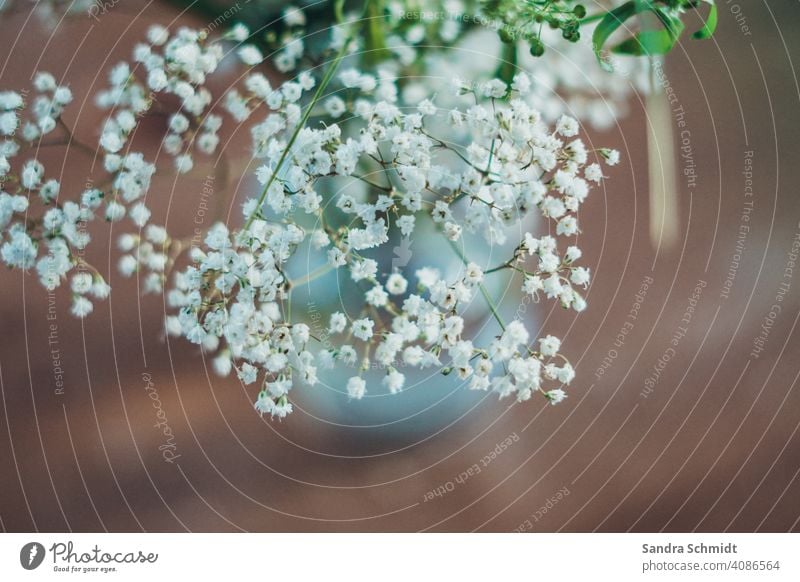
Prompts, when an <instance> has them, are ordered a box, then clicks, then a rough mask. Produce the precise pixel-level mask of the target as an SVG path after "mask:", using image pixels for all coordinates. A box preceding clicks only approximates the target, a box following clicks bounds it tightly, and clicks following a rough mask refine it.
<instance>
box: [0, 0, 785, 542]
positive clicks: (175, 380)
mask: <svg viewBox="0 0 800 582" xmlns="http://www.w3.org/2000/svg"><path fill="white" fill-rule="evenodd" d="M36 4H37V3H33V2H28V1H16V2H11V1H6V2H5V4H4V5H3V10H2V11H0V47H2V50H1V51H0V55H2V69H0V87H2V88H9V89H15V90H21V89H24V88H26V87H28V86H30V79H31V77H32V75H33V73H34V72H35V71H36V70H47V71H51V72H53V73H54V74H56V76H57V77H58V78H63V79H65V80H66V81H67V82H68V84H69V85H70V87H71V89H72V91H73V93H74V95H75V100H74V101H73V104H72V106H71V107H70V108H68V110H67V113H66V114H65V117H64V119H65V121H66V122H67V124H68V125H69V126H70V127H73V128H74V129H73V133H74V134H75V136H76V137H77V138H79V139H81V140H82V141H85V142H89V143H92V142H94V141H96V139H97V135H98V131H99V127H98V125H99V123H100V121H101V119H102V117H101V114H100V113H99V112H98V111H97V110H96V109H95V108H94V105H93V102H92V94H93V93H94V92H96V90H97V88H98V87H99V86H102V85H103V83H104V82H105V71H106V70H108V68H109V67H110V66H112V65H113V64H115V63H116V62H117V61H118V60H121V59H126V58H129V56H130V51H131V49H132V47H133V45H134V44H135V43H136V42H138V41H140V40H141V39H142V38H144V35H145V32H146V30H147V28H148V26H149V25H151V24H153V23H161V24H165V25H167V24H169V25H170V26H172V27H174V26H177V25H181V24H184V25H189V26H193V27H197V28H205V27H208V26H209V23H210V22H213V21H214V19H215V18H216V17H217V16H218V15H219V14H221V13H224V11H225V10H232V9H234V8H235V10H236V11H237V14H239V15H241V19H242V20H248V21H251V22H256V23H257V22H258V21H259V19H269V18H272V17H274V15H275V14H276V9H275V6H276V5H277V3H275V4H270V3H269V2H256V1H255V0H253V1H252V2H246V1H242V2H241V3H225V2H217V3H211V4H203V5H202V6H197V5H192V4H191V3H181V2H176V1H171V2H167V1H153V0H147V1H145V0H118V1H116V2H106V3H102V4H95V5H94V6H95V16H96V17H89V16H87V13H86V10H87V6H91V5H90V4H84V5H82V6H80V8H81V9H80V10H77V9H73V10H72V11H66V12H65V8H67V7H69V6H71V5H72V3H67V2H65V3H59V2H53V3H50V4H52V5H53V6H49V7H45V8H46V9H45V8H42V6H39V7H38V8H37V6H36ZM39 4H42V3H39ZM101 8H102V11H101V10H100V9H101ZM719 10H720V24H719V28H718V31H717V34H716V35H715V36H714V38H713V39H712V40H710V41H706V42H702V43H700V42H696V41H691V40H684V41H683V42H682V43H681V44H680V45H679V46H678V47H677V48H676V49H675V50H674V51H673V52H672V53H671V54H670V55H669V56H668V57H667V58H666V61H665V64H664V66H663V79H662V83H661V84H662V86H664V87H666V86H667V85H668V86H669V87H670V90H671V95H672V98H673V101H672V102H671V103H670V109H671V111H670V110H669V109H668V110H667V112H666V117H665V119H666V123H667V124H668V125H669V124H672V134H673V135H672V137H671V138H669V139H671V141H672V143H668V142H665V139H664V135H665V133H664V132H663V128H662V130H659V131H656V132H655V134H654V135H655V139H652V138H651V144H650V151H651V152H652V151H653V147H654V145H655V146H656V147H657V148H658V151H659V152H661V156H662V158H663V159H668V158H670V156H672V157H673V158H674V166H672V167H671V168H670V167H669V165H667V166H666V167H667V168H669V176H667V177H666V179H665V180H666V181H667V182H669V181H670V180H672V181H673V182H674V185H675V194H676V195H675V197H674V200H675V209H674V213H673V214H674V219H675V221H676V222H675V224H674V225H672V226H670V228H671V229H672V231H674V236H672V238H669V237H659V236H654V235H653V232H655V233H656V234H658V233H661V232H664V231H665V229H660V228H653V227H654V225H653V224H651V223H652V221H653V220H654V217H657V216H662V214H659V213H658V212H654V211H653V209H652V208H651V206H653V205H654V202H653V196H652V190H653V188H652V187H651V185H650V184H651V182H652V175H653V173H652V172H653V171H654V169H653V168H652V167H651V168H648V127H649V126H650V123H651V122H653V119H654V117H653V112H652V108H651V110H650V116H648V111H647V109H646V106H645V103H646V100H645V98H644V97H643V96H640V95H638V94H634V95H632V96H631V97H630V99H629V100H628V102H627V107H628V109H629V112H628V115H626V116H624V117H620V119H619V122H618V123H617V124H616V125H613V126H611V127H608V128H606V129H603V130H602V131H600V130H595V129H591V128H589V129H588V131H589V139H590V140H591V142H592V144H593V145H594V144H602V145H604V146H609V147H616V148H618V149H619V150H620V151H621V153H622V162H621V163H620V165H618V166H616V167H615V168H612V169H610V170H609V171H608V172H607V175H608V176H609V180H608V181H606V183H605V185H604V187H602V188H599V189H597V190H595V191H593V193H592V195H591V196H590V198H589V199H588V201H587V203H586V204H585V206H584V207H583V210H582V215H581V224H582V230H583V233H582V235H581V237H582V240H581V242H582V245H581V246H582V247H583V249H584V258H585V264H587V265H588V266H590V267H591V269H592V272H593V283H592V285H591V287H590V290H589V292H588V297H587V299H588V301H589V309H588V310H587V311H585V312H583V313H582V314H580V316H577V317H576V316H575V314H570V313H565V312H562V310H561V309H558V308H557V307H554V306H552V305H550V304H548V303H542V304H540V305H538V306H536V307H535V308H534V306H530V308H529V311H528V315H527V317H529V323H530V324H531V325H532V326H533V328H534V329H537V330H538V329H545V330H546V331H547V332H548V333H553V334H555V335H558V336H560V337H562V338H563V339H564V341H565V342H566V343H565V350H566V352H567V353H568V354H569V355H570V358H571V360H572V362H573V364H575V365H576V368H577V372H578V377H577V379H576V381H575V382H574V383H573V385H572V387H571V390H570V391H569V398H568V399H567V400H566V401H565V402H564V403H562V404H561V405H559V406H556V407H552V406H548V405H547V404H545V403H544V402H543V401H541V400H540V399H534V400H532V401H529V402H526V403H522V404H512V403H511V402H509V401H507V400H504V401H498V400H497V399H496V397H495V396H493V395H487V394H484V393H474V392H469V391H467V390H465V389H461V387H460V386H459V384H458V383H457V382H456V381H454V380H446V379H442V378H440V377H437V376H433V377H432V378H430V379H428V380H424V381H420V382H418V383H416V384H414V385H413V386H412V387H410V388H409V390H407V391H406V392H404V393H402V394H400V395H398V396H395V397H388V396H386V397H384V396H382V395H376V396H374V397H372V398H366V399H364V400H363V401H358V402H348V399H347V397H346V394H345V393H344V390H343V388H342V386H341V385H338V384H337V382H338V379H336V378H327V379H326V378H323V379H324V380H326V384H328V385H329V387H315V388H311V389H308V388H301V389H298V390H296V391H295V392H293V396H294V399H295V401H296V407H297V410H296V412H295V413H294V414H293V415H291V416H290V417H289V418H287V419H286V420H284V421H283V422H278V421H277V420H275V421H271V420H269V419H268V418H261V417H260V416H259V415H258V414H257V413H256V412H255V411H254V410H253V406H252V402H253V398H254V394H253V393H252V390H248V389H245V388H244V387H243V386H241V385H240V384H239V382H238V381H236V380H235V379H233V378H229V379H220V378H218V377H216V376H215V375H214V374H213V372H212V371H211V369H210V368H211V366H210V362H209V361H207V360H206V359H204V358H203V357H202V355H201V354H200V353H199V351H198V350H197V349H196V347H195V346H192V345H189V344H187V343H186V342H182V341H176V340H173V339H167V338H165V337H164V334H163V332H162V328H163V317H164V313H165V302H164V298H163V297H162V296H158V295H141V294H140V293H139V290H138V286H137V282H136V281H134V280H129V279H123V278H121V277H120V276H119V275H118V273H117V270H116V266H115V263H116V256H117V254H116V251H115V250H114V249H113V242H112V241H113V240H114V237H115V232H114V231H113V226H111V225H109V224H108V223H103V224H98V225H95V228H94V230H92V235H93V240H94V243H93V245H92V246H90V247H89V249H90V250H89V251H88V253H89V260H90V262H92V263H93V264H95V265H96V266H98V268H99V269H100V271H101V272H102V273H104V275H106V276H107V280H108V282H109V283H110V284H111V286H112V289H113V291H112V294H111V296H110V299H109V300H108V301H107V302H101V303H99V304H98V305H97V306H96V307H95V313H94V314H93V315H92V316H91V317H89V318H87V319H86V320H84V321H81V320H76V319H74V318H73V317H72V316H71V315H70V314H69V312H68V311H69V304H70V300H69V297H68V294H67V292H66V291H63V292H62V291H57V292H56V293H54V294H50V295H48V293H47V292H46V291H44V290H43V289H42V287H41V286H40V285H39V284H38V282H37V281H36V279H35V276H32V275H31V274H23V273H20V272H16V271H13V272H12V271H7V270H4V272H3V273H2V275H0V277H1V278H0V299H1V300H0V321H1V322H2V329H3V332H4V335H3V339H2V342H1V343H0V396H1V397H2V398H0V400H2V414H0V491H2V495H0V526H2V528H3V530H5V531H33V530H36V531H142V530H144V531H187V530H190V531H240V530H247V531H418V530H428V531H472V530H478V531H662V530H663V531H693V530H697V531H745V532H749V531H789V530H792V531H798V530H800V501H798V500H799V499H800V479H798V474H800V435H798V434H797V432H798V426H800V391H798V390H797V380H798V375H800V333H799V332H798V330H797V323H798V318H800V271H798V268H797V264H796V261H797V253H798V249H800V238H798V237H800V199H799V198H798V188H797V183H798V181H800V165H799V164H798V163H797V160H798V157H799V156H800V141H798V140H797V135H796V134H797V130H798V128H800V107H798V105H799V104H800V85H798V79H797V75H796V72H795V69H794V61H795V60H797V58H798V57H800V37H798V36H797V35H796V34H794V31H796V30H797V27H798V26H799V25H800V6H798V4H797V2H791V1H785V2H772V3H769V4H767V3H766V2H748V3H745V2H739V3H737V2H736V1H734V2H720V3H719ZM245 15H246V17H245ZM309 17H313V11H312V12H310V13H309ZM237 18H239V16H237ZM233 74H234V71H224V70H223V71H222V72H221V74H219V75H218V79H217V81H215V82H217V83H219V86H220V87H224V86H225V83H226V79H227V78H228V77H226V75H227V76H230V75H233ZM272 74H273V75H274V74H275V73H274V72H273V73H272ZM662 121H663V120H662ZM143 123H144V126H143V127H144V130H143V131H141V132H139V133H138V134H137V141H138V143H137V145H139V144H141V147H146V146H147V144H148V140H151V141H152V143H151V144H150V145H151V146H152V147H153V149H155V148H157V146H158V134H159V132H161V131H163V128H164V123H165V121H164V119H163V118H158V117H157V116H156V117H154V118H153V119H146V120H145V121H144V122H143ZM147 128H149V130H148V129H147ZM666 135H667V136H668V137H669V136H670V133H669V132H666ZM227 137H228V139H229V142H228V144H229V145H227V146H226V153H227V162H226V165H225V167H224V168H221V167H219V166H215V167H208V168H205V167H203V166H202V164H199V165H198V167H197V168H195V171H193V172H192V173H191V174H190V175H188V176H184V177H181V178H180V180H178V179H176V178H175V175H174V172H172V173H166V174H164V175H162V176H161V177H158V178H156V180H155V182H154V185H153V187H152V188H151V198H150V201H149V202H150V205H151V207H152V208H153V210H154V215H156V216H157V217H158V218H159V220H160V221H162V222H164V223H165V224H166V225H167V226H168V227H169V228H170V230H171V231H172V232H174V233H178V234H183V235H188V236H191V235H192V232H193V229H194V228H195V226H196V225H197V222H196V219H197V218H198V217H201V218H202V220H201V223H203V222H204V221H205V220H209V221H210V220H211V216H212V215H215V216H219V217H222V218H230V217H231V216H233V217H234V218H232V219H231V220H234V221H235V220H236V218H235V217H236V216H237V212H238V205H239V204H240V202H241V198H242V197H243V196H245V195H246V194H247V192H248V189H249V188H250V187H251V186H252V185H251V184H250V183H249V182H248V181H247V180H244V179H240V177H241V176H242V173H243V172H244V171H245V168H247V166H248V163H249V156H248V135H247V131H242V130H239V131H238V132H233V133H232V134H231V135H230V136H227ZM651 157H652V156H651ZM41 159H42V161H44V162H45V165H46V166H47V167H48V168H61V173H62V179H63V181H64V187H63V188H62V189H63V190H67V189H68V186H69V185H72V187H73V189H79V188H82V187H83V184H84V182H85V180H86V176H87V175H88V174H90V173H91V172H92V168H93V166H92V165H93V163H95V161H94V160H93V159H92V157H91V156H87V155H86V154H85V153H83V152H81V151H79V150H77V149H75V148H70V149H67V148H59V147H54V148H50V151H47V152H42V154H41ZM651 166H652V163H651ZM209 176H210V177H211V178H210V183H211V186H210V187H209V185H208V184H209ZM155 192H158V193H163V195H161V194H159V195H158V196H155V195H152V193H155ZM751 203H752V204H751ZM658 204H659V202H658V201H656V203H655V205H656V206H658ZM207 226H208V224H207V223H206V227H207ZM656 226H658V225H656ZM584 239H585V240H584ZM432 250H433V249H431V248H413V247H412V249H410V252H411V253H412V256H413V253H422V254H423V255H424V254H425V253H431V251H432Z"/></svg>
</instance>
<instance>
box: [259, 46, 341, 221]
mask: <svg viewBox="0 0 800 582" xmlns="http://www.w3.org/2000/svg"><path fill="white" fill-rule="evenodd" d="M351 39H352V31H351V34H350V35H349V36H348V37H347V38H346V39H345V41H344V43H343V44H342V48H341V49H340V50H339V53H338V54H337V55H336V58H335V59H334V60H333V62H332V63H331V64H330V66H329V67H328V70H327V71H325V75H324V76H323V77H322V80H321V81H320V83H319V85H318V86H317V90H316V92H315V93H314V97H313V98H312V99H311V102H310V103H309V104H308V106H307V107H306V110H305V112H304V113H303V117H302V118H301V119H300V121H299V122H298V124H297V126H296V127H295V129H294V132H292V137H290V138H289V143H287V144H286V147H285V148H284V150H283V152H282V153H281V157H280V158H279V159H278V163H277V164H276V165H275V170H274V171H273V172H272V176H270V178H269V180H268V181H267V183H266V185H265V186H264V189H263V190H262V191H261V195H260V196H259V197H258V202H257V203H256V208H255V209H254V210H253V213H252V214H250V216H249V218H248V219H247V222H245V223H244V229H243V230H244V231H245V232H246V231H247V230H249V229H250V227H251V226H252V224H253V221H254V220H255V219H256V215H257V214H258V212H259V210H260V209H261V206H262V205H263V204H264V200H266V198H267V192H268V191H269V189H270V187H271V186H272V184H273V182H275V178H277V176H278V173H279V172H280V170H281V167H282V166H283V162H284V161H286V158H287V157H289V152H291V151H292V146H293V145H294V142H295V140H296V139H297V136H298V135H300V132H301V131H302V129H303V128H304V127H305V125H306V122H307V121H308V118H309V117H310V116H311V110H312V109H313V108H314V105H316V104H317V102H318V101H319V100H320V98H321V97H322V93H323V91H325V88H326V87H327V86H328V84H329V83H330V82H331V80H332V79H333V75H334V74H335V73H336V69H338V68H339V64H341V62H342V59H343V58H344V56H345V55H346V54H347V47H348V46H349V45H350V41H351Z"/></svg>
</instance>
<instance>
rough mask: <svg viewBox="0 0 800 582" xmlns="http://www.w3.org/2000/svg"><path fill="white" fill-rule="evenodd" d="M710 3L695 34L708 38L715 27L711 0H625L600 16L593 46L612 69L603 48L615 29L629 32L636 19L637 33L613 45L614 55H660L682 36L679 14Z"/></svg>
mask: <svg viewBox="0 0 800 582" xmlns="http://www.w3.org/2000/svg"><path fill="white" fill-rule="evenodd" d="M702 4H708V5H709V6H710V12H709V16H708V18H707V19H706V21H705V24H704V25H703V28H702V29H700V30H699V31H697V32H696V33H694V35H693V37H694V38H698V39H704V38H709V37H710V36H711V35H712V34H713V33H714V30H715V29H716V26H717V7H716V4H715V3H714V0H628V2H625V3H624V4H622V5H621V6H619V7H617V8H615V9H614V10H611V11H609V12H608V13H607V14H605V16H603V18H602V20H601V21H600V23H599V24H598V25H597V27H596V28H595V31H594V35H593V36H592V46H593V48H594V52H595V54H596V55H597V58H598V60H599V61H600V65H601V66H602V67H603V68H604V69H606V70H609V71H610V70H611V65H610V64H609V63H608V62H607V61H606V60H605V59H604V58H603V49H604V47H605V46H606V44H607V42H608V40H609V38H610V37H611V35H612V34H614V33H615V32H617V30H620V29H622V30H626V31H630V30H631V28H632V27H633V26H636V23H633V22H631V21H632V20H633V19H634V18H636V19H637V20H638V28H639V30H638V32H635V33H633V34H632V35H631V36H630V37H629V38H627V39H626V40H624V41H622V42H620V43H619V44H617V45H615V46H613V47H612V48H611V51H612V52H614V53H617V54H623V55H634V56H647V55H663V54H666V53H668V52H669V51H671V50H672V48H673V47H674V46H675V43H677V42H678V39H679V38H680V37H681V34H682V33H683V30H684V28H685V25H684V23H683V20H682V17H683V15H684V14H685V13H686V12H687V11H688V10H697V9H698V8H699V7H700V5H702Z"/></svg>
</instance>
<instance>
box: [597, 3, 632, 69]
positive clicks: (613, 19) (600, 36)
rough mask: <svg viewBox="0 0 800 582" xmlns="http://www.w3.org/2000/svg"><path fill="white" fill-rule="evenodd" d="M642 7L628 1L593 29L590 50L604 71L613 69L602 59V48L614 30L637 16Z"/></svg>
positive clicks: (607, 15)
mask: <svg viewBox="0 0 800 582" xmlns="http://www.w3.org/2000/svg"><path fill="white" fill-rule="evenodd" d="M642 7H643V4H642V3H641V2H637V1H636V0H629V1H628V2H626V3H625V4H623V5H622V6H618V7H617V8H615V9H614V10H611V11H610V12H609V13H608V14H606V15H605V16H604V17H603V20H601V21H600V23H599V24H598V25H597V27H596V28H595V29H594V34H592V48H593V49H594V54H595V56H596V57H597V61H598V62H599V63H600V66H601V67H602V68H603V69H605V70H606V71H609V72H610V71H612V70H613V68H612V67H611V65H610V64H608V63H607V62H606V61H605V60H604V59H603V55H602V50H603V47H604V46H605V44H606V42H608V39H609V37H610V36H611V35H612V34H614V32H616V30H617V29H618V28H619V27H620V26H622V24H623V23H624V22H625V21H626V20H628V19H629V18H630V17H632V16H635V15H636V14H638V12H640V11H641V9H642Z"/></svg>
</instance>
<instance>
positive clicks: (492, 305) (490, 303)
mask: <svg viewBox="0 0 800 582" xmlns="http://www.w3.org/2000/svg"><path fill="white" fill-rule="evenodd" d="M447 242H448V243H450V248H452V249H453V250H454V251H455V253H456V254H457V255H458V256H459V258H460V259H461V262H463V263H464V264H465V265H467V264H469V261H468V260H467V257H465V256H464V253H462V252H461V249H460V248H458V246H457V245H456V244H455V243H454V242H453V241H451V240H450V239H447ZM478 287H479V289H480V290H481V294H482V295H483V298H484V299H485V300H486V304H487V305H488V306H489V310H490V311H491V312H492V315H493V316H494V318H495V319H496V320H497V323H499V324H500V329H502V330H503V331H505V330H506V324H505V322H504V321H503V318H502V317H500V314H499V313H498V312H497V305H495V302H494V300H493V299H492V296H491V295H489V292H488V291H487V290H486V287H484V285H483V283H480V284H479V285H478Z"/></svg>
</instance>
